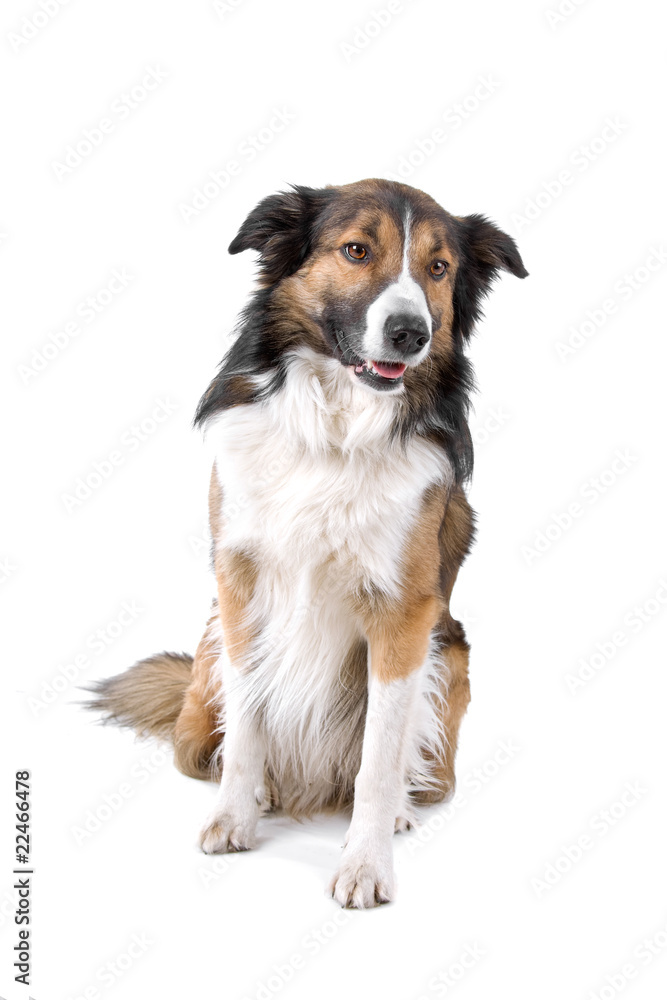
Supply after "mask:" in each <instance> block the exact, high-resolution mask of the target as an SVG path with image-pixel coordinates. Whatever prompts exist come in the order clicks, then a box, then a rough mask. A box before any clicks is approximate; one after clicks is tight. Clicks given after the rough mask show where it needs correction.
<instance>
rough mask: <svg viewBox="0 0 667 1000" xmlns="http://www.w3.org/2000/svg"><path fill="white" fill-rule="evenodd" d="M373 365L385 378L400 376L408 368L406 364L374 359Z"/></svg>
mask: <svg viewBox="0 0 667 1000" xmlns="http://www.w3.org/2000/svg"><path fill="white" fill-rule="evenodd" d="M373 367H374V368H375V371H376V372H378V374H379V375H382V376H383V378H400V377H401V375H402V374H403V372H404V371H405V369H406V365H402V364H400V363H399V362H393V363H392V362H389V361H374V362H373Z"/></svg>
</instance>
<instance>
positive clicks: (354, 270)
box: [229, 180, 527, 393]
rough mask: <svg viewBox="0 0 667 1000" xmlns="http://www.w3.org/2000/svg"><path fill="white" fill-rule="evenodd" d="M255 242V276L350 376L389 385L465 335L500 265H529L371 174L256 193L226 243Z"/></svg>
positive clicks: (493, 236) (496, 237) (467, 224)
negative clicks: (335, 183) (262, 195)
mask: <svg viewBox="0 0 667 1000" xmlns="http://www.w3.org/2000/svg"><path fill="white" fill-rule="evenodd" d="M229 249H230V252H231V253H238V252H239V251H241V250H246V249H254V250H258V251H259V252H260V264H261V267H262V282H263V284H264V285H266V286H271V287H272V286H279V287H278V288H277V289H276V294H275V297H276V301H277V302H279V303H280V304H281V306H282V307H284V308H285V309H287V311H288V312H289V311H291V313H292V315H293V317H294V320H295V323H299V324H301V325H303V326H305V327H306V329H307V330H308V331H309V332H310V333H311V334H312V335H313V336H314V337H315V338H316V341H317V340H318V338H319V340H318V342H317V344H316V346H317V347H318V349H320V350H325V351H327V352H329V353H331V354H332V355H333V356H334V357H336V358H337V360H339V361H340V363H341V364H342V365H344V366H345V367H346V368H347V370H348V371H349V373H350V377H351V378H352V379H353V380H355V381H356V382H359V383H360V384H363V385H365V386H367V387H369V388H371V389H373V390H375V391H380V392H394V393H398V392H401V391H402V390H403V383H404V377H406V378H407V379H408V380H409V379H410V378H411V377H413V378H414V377H415V376H414V375H413V374H412V373H413V372H414V370H415V369H417V368H418V367H419V366H420V365H422V363H423V362H424V361H425V359H426V358H428V357H429V356H430V357H431V358H432V359H434V358H436V357H440V358H442V359H443V360H445V359H446V358H447V356H448V355H449V354H450V353H451V351H452V350H453V347H454V343H455V341H456V339H457V338H458V339H459V341H460V339H462V338H466V337H468V336H469V335H470V333H471V332H472V328H473V326H474V323H475V321H476V319H477V318H478V316H479V312H480V302H481V299H482V298H483V296H484V295H485V294H486V293H487V292H488V290H489V288H490V285H491V282H492V280H493V278H494V277H495V275H496V274H497V272H498V270H499V269H501V268H504V269H506V270H508V271H511V272H512V273H513V274H515V275H517V276H518V277H525V275H526V273H527V272H526V270H525V268H524V266H523V263H522V261H521V257H520V256H519V252H518V250H517V248H516V245H515V244H514V241H513V240H512V239H511V238H510V237H509V236H507V235H506V234H505V233H503V232H501V231H500V230H499V229H497V228H496V227H495V226H494V225H493V224H492V223H490V222H488V221H487V220H486V219H484V218H482V217H481V216H469V217H467V218H457V217H455V216H453V215H450V214H449V213H448V212H446V211H445V210H444V209H443V208H441V207H440V206H439V205H438V204H437V203H436V202H435V201H433V200H432V199H431V198H429V197H428V195H425V194H424V193H423V192H421V191H417V190H416V189H415V188H411V187H408V186H407V185H404V184H396V183H394V182H391V181H382V180H369V181H360V182H358V183H356V184H349V185H346V186H344V187H331V188H322V189H312V188H295V189H294V191H292V192H288V193H285V194H277V195H272V196H270V197H269V198H266V199H264V201H262V202H260V204H259V205H258V206H257V207H256V208H255V209H254V210H253V212H251V214H250V215H249V216H248V218H247V219H246V221H245V222H244V224H243V226H242V227H241V230H240V231H239V233H238V235H237V237H236V238H235V240H234V241H233V242H232V244H231V246H230V248H229Z"/></svg>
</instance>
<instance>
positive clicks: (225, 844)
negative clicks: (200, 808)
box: [199, 812, 257, 854]
mask: <svg viewBox="0 0 667 1000" xmlns="http://www.w3.org/2000/svg"><path fill="white" fill-rule="evenodd" d="M256 827H257V820H256V817H254V816H253V817H252V819H241V818H239V817H235V816H232V814H231V813H224V812H221V813H216V814H214V815H213V816H212V817H211V818H210V819H209V821H208V822H207V823H206V824H205V826H204V828H203V830H202V832H201V834H200V835H199V844H200V847H201V849H202V851H203V852H204V854H226V853H227V852H230V851H249V850H251V849H252V848H253V847H254V846H255V844H256V842H257V840H256V837H255V829H256Z"/></svg>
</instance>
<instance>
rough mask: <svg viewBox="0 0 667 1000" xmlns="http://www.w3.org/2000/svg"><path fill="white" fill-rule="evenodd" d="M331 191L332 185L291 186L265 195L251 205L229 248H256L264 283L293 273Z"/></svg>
mask: <svg viewBox="0 0 667 1000" xmlns="http://www.w3.org/2000/svg"><path fill="white" fill-rule="evenodd" d="M333 193H334V189H333V188H309V187H298V186H294V187H293V188H292V190H291V191H282V192H280V193H279V194H272V195H269V196H268V198H264V199H263V200H262V201H260V203H259V205H256V206H255V208H253V210H252V212H251V213H250V215H249V216H248V218H247V219H246V220H245V222H244V223H243V225H242V226H241V228H240V229H239V231H238V233H237V234H236V236H235V237H234V239H233V240H232V242H231V243H230V244H229V252H230V253H241V252H242V251H243V250H258V251H259V253H260V258H259V264H260V268H261V272H262V278H263V279H264V283H265V284H267V285H272V284H275V282H277V281H280V279H281V278H286V277H287V276H288V275H289V274H294V272H295V271H298V269H299V268H300V267H301V265H302V264H303V262H304V261H305V259H306V257H307V256H308V254H309V252H310V249H311V247H312V243H313V235H314V228H315V223H316V221H317V218H318V216H319V215H320V213H321V212H322V210H323V209H324V208H325V207H326V205H327V204H328V203H329V201H330V199H331V197H332V195H333Z"/></svg>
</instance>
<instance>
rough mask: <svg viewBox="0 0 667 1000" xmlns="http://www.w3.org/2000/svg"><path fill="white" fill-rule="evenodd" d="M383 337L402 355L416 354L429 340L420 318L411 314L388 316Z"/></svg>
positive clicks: (425, 327)
mask: <svg viewBox="0 0 667 1000" xmlns="http://www.w3.org/2000/svg"><path fill="white" fill-rule="evenodd" d="M384 337H385V341H386V342H387V344H388V345H391V347H392V348H393V349H394V350H395V351H399V352H400V353H401V354H404V355H408V354H418V353H419V351H421V350H422V349H423V348H424V347H426V345H427V344H428V342H429V340H430V339H431V335H430V333H429V330H428V327H427V326H426V323H425V322H424V320H423V319H422V317H421V316H416V315H414V314H413V313H403V314H401V315H398V316H389V317H388V319H387V322H386V323H385V325H384Z"/></svg>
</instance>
